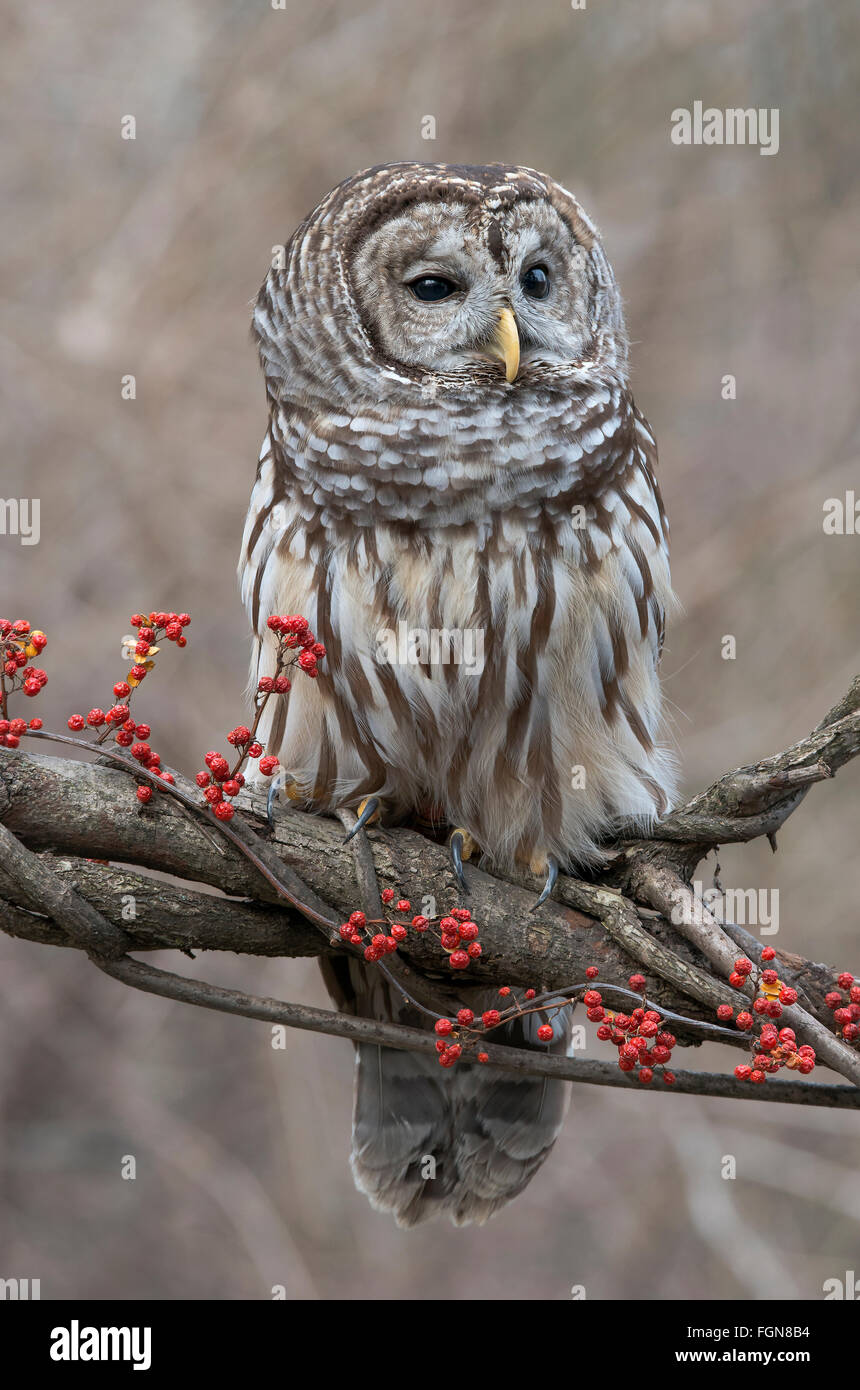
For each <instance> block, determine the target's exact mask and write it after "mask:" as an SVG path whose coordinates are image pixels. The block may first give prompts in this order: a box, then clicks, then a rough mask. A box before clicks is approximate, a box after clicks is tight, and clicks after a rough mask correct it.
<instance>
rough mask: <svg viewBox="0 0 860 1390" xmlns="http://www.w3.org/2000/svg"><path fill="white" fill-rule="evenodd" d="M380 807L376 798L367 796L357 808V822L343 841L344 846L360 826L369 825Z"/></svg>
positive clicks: (379, 802)
mask: <svg viewBox="0 0 860 1390" xmlns="http://www.w3.org/2000/svg"><path fill="white" fill-rule="evenodd" d="M381 805H382V802H381V801H380V799H379V797H378V796H367V797H365V799H364V801H362V802H361V803H360V805H359V808H358V820H357V821H356V822H355V825H354V826H353V827H352V829H351V830H350V832H349V834H348V835H347V836H346V838H345V839H344V842H343V843H344V844H345V845H348V844H349V842H350V840H351V839H352V837H353V835H356V834H357V833H358V831H359V830H361V828H362V826H364V825H369V824H370V822H371V821H372V820H375V819H376V818H377V817H378V815H379V808H380V806H381Z"/></svg>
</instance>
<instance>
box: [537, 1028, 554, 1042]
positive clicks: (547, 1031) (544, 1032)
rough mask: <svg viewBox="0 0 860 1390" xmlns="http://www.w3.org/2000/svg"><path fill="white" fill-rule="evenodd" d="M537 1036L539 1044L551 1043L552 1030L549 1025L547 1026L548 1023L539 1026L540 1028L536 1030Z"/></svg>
mask: <svg viewBox="0 0 860 1390" xmlns="http://www.w3.org/2000/svg"><path fill="white" fill-rule="evenodd" d="M537 1035H538V1037H539V1038H540V1040H541V1042H551V1041H552V1028H551V1026H550V1024H548V1023H542V1024H541V1026H540V1028H538V1030H537Z"/></svg>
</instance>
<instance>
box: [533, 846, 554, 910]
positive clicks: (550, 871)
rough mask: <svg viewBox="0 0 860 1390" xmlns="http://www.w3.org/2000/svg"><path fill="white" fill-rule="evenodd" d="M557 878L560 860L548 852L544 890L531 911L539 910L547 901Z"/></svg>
mask: <svg viewBox="0 0 860 1390" xmlns="http://www.w3.org/2000/svg"><path fill="white" fill-rule="evenodd" d="M557 880H558V860H557V859H556V857H555V855H554V854H548V855H547V857H546V883H545V884H544V886H543V891H542V892H541V895H540V897H539V898H538V900H537V902H536V903H535V904H534V906H533V907H531V908H530V909H529V911H530V912H537V910H538V908H539V907H541V906H542V905H543V904H544V903H545V902H546V900H547V898H548V897H549V895H550V893H551V892H552V890H553V888H554V887H555V885H556V882H557Z"/></svg>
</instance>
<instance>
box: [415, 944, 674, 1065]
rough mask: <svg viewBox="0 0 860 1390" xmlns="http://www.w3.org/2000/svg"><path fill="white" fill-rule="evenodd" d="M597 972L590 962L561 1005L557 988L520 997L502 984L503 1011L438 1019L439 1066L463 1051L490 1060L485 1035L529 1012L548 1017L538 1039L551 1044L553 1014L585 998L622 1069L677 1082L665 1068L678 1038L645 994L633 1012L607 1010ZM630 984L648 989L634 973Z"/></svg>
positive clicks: (469, 1012) (462, 1011) (591, 1017)
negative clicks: (664, 1026) (581, 981)
mask: <svg viewBox="0 0 860 1390" xmlns="http://www.w3.org/2000/svg"><path fill="white" fill-rule="evenodd" d="M598 973H599V972H598V969H597V966H596V965H590V966H589V967H588V969H587V970H586V972H585V974H586V983H585V984H583V985H577V986H575V987H573V988H572V989H570V990H566V991H565V995H566V996H567V997H566V998H565V1000H564V1002H563V1003H562V1002H560V1001H559V995H558V993H557V992H553V994H552V995H551V996H549V997H546V998H545V997H540V998H539V997H538V996H537V994H536V991H535V990H533V989H527V990H525V991H524V993H523V996H522V998H521V999H517V998H516V996H515V995H514V994H513V991H512V990H511V987H510V986H509V985H503V986H502V988H501V989H500V990H499V996H500V998H501V999H504V1000H505V1001H506V1003H505V1005H504V1006H503V1007H502V1008H501V1009H486V1010H485V1011H484V1013H482V1014H481V1016H480V1018H479V1019H478V1018H476V1017H475V1014H474V1013H473V1012H472V1010H471V1009H460V1010H459V1012H458V1014H457V1017H456V1019H452V1018H440V1019H438V1020H437V1022H436V1024H435V1029H436V1034H437V1042H436V1051H437V1053H438V1054H439V1064H440V1066H443V1067H452V1066H454V1064H455V1063H456V1062H457V1061H459V1059H460V1058H461V1057H463V1056H464V1055H465V1056H466V1058H467V1060H472V1056H473V1054H474V1060H476V1061H478V1062H488V1061H489V1056H488V1054H487V1053H486V1052H483V1051H477V1052H476V1049H477V1048H479V1047H480V1042H481V1038H482V1037H483V1035H484V1034H486V1033H488V1032H492V1030H493V1029H495V1028H498V1027H499V1026H500V1025H501V1024H504V1023H510V1022H512V1021H513V1020H514V1019H520V1018H525V1017H526V1016H527V1015H528V1014H533V1013H537V1014H539V1015H540V1016H541V1018H542V1019H543V1020H544V1021H543V1022H542V1023H540V1025H539V1026H538V1028H537V1038H538V1040H539V1041H540V1042H542V1043H550V1042H552V1040H553V1037H554V1035H555V1030H554V1028H553V1026H552V1021H551V1020H552V1019H553V1018H554V1016H555V1015H556V1014H557V1013H558V1012H559V1010H560V1009H561V1008H564V1007H565V1006H566V1005H567V1004H569V1003H570V1004H575V1003H577V1002H581V1003H583V1004H584V1005H585V1007H586V1010H587V1014H588V1018H589V1020H590V1021H591V1022H593V1023H598V1024H599V1027H598V1029H597V1036H598V1038H600V1040H601V1041H602V1042H611V1043H613V1044H614V1046H615V1047H617V1049H618V1065H619V1067H620V1069H621V1070H622V1071H625V1072H629V1071H634V1070H635V1071H636V1074H637V1078H638V1080H639V1081H641V1082H642V1083H643V1085H646V1086H647V1085H648V1084H649V1083H650V1082H651V1081H653V1079H654V1074H655V1071H659V1072H660V1073H661V1074H662V1077H663V1081H664V1082H665V1084H666V1085H667V1086H672V1085H674V1082H675V1076H674V1073H673V1072H671V1071H668V1070H667V1069H666V1063H667V1062H668V1061H670V1059H671V1056H672V1049H673V1047H675V1045H676V1039H675V1037H674V1036H673V1035H672V1034H671V1033H669V1032H666V1031H665V1030H663V1029H661V1026H660V1025H661V1017H660V1014H659V1013H658V1012H657V1010H656V1009H650V1008H647V1007H646V1005H647V1001H646V999H645V997H644V995H643V997H642V1004H641V1006H639V1007H637V1008H635V1009H634V1010H633V1011H632V1013H630V1014H622V1013H615V1012H613V1010H611V1009H607V1008H605V1007H604V1005H603V997H602V995H601V994H600V992H599V990H596V989H595V988H594V987H593V981H594V980H596V979H597V976H598ZM629 984H630V988H631V989H632V990H634V991H635V992H636V993H641V992H642V991H643V990H644V988H645V977H644V976H643V975H631V977H630V980H629ZM507 1001H510V1002H507Z"/></svg>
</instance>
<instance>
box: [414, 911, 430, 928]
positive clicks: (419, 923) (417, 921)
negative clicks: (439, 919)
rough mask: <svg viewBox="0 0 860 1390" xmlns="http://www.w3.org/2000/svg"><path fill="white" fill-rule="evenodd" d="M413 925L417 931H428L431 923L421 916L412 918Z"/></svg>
mask: <svg viewBox="0 0 860 1390" xmlns="http://www.w3.org/2000/svg"><path fill="white" fill-rule="evenodd" d="M412 925H413V927H414V928H415V930H416V931H426V930H427V928H428V927H429V925H430V922H429V921H428V919H427V918H426V917H421V916H420V915H419V916H418V917H413V918H412Z"/></svg>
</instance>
